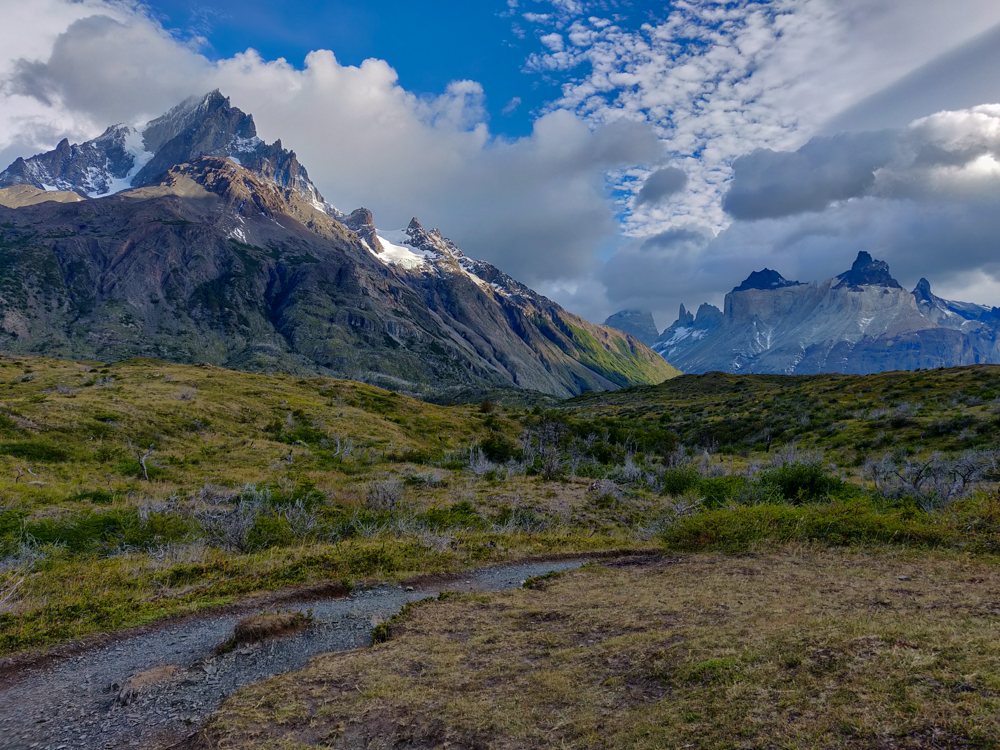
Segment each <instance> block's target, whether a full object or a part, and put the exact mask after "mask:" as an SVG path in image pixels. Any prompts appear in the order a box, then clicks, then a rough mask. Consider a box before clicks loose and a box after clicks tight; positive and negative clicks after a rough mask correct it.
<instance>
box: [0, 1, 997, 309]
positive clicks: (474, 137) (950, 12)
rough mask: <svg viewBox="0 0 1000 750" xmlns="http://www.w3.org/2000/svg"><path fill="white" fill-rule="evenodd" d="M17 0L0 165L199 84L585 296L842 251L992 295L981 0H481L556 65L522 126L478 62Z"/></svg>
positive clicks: (335, 191)
mask: <svg viewBox="0 0 1000 750" xmlns="http://www.w3.org/2000/svg"><path fill="white" fill-rule="evenodd" d="M27 5H29V4H26V3H17V2H14V0H0V8H2V10H3V12H4V14H5V18H7V19H9V20H10V22H9V23H6V24H5V25H4V28H3V29H0V43H3V45H4V47H3V49H4V50H5V52H4V54H3V56H0V101H2V104H3V106H0V161H2V162H3V165H2V166H6V164H8V163H9V162H10V161H12V160H13V159H14V158H15V157H16V156H19V155H24V156H26V155H30V154H33V153H36V152H38V151H43V150H47V149H50V148H52V147H53V146H54V145H55V143H56V142H57V141H58V140H59V139H60V138H62V137H69V138H70V140H73V141H82V140H85V139H87V138H90V137H93V136H94V135H96V134H98V133H99V132H100V131H101V130H102V129H103V128H104V127H105V126H106V125H109V124H112V123H115V122H126V123H129V124H136V123H138V122H143V121H145V120H146V119H148V118H149V117H152V116H155V115H156V114H159V113H160V112H162V111H165V110H166V109H168V108H169V107H171V106H172V105H174V104H176V103H177V102H179V101H181V100H182V99H184V98H186V97H187V96H189V95H197V94H202V93H205V92H206V91H208V90H211V89H214V88H219V89H221V90H222V91H223V92H224V93H226V94H227V95H228V96H230V97H232V100H233V103H234V105H236V106H239V107H240V108H241V109H244V110H245V111H248V112H252V113H253V114H254V116H255V119H256V121H257V123H258V129H259V131H260V134H261V136H262V137H263V138H265V139H267V140H269V141H270V140H274V139H276V138H282V139H283V141H284V145H285V146H286V147H288V148H291V149H294V150H295V151H296V152H297V153H298V155H299V157H300V159H301V160H302V162H303V163H304V164H305V165H306V166H307V167H308V169H309V171H310V175H311V176H312V177H313V179H314V181H315V182H316V183H317V185H318V186H319V187H320V189H321V190H322V191H323V193H324V195H325V196H326V197H327V198H328V199H329V200H330V201H331V202H333V203H334V204H335V205H338V206H339V207H341V208H343V209H351V208H354V207H356V206H359V205H365V206H366V207H369V208H371V209H372V210H373V211H374V212H375V215H376V219H377V220H378V222H379V224H380V225H382V226H383V227H393V226H403V225H405V224H406V222H407V221H408V220H409V218H410V216H412V215H414V214H416V215H419V216H420V217H421V219H422V221H423V222H424V223H425V224H427V225H431V226H440V227H441V228H442V229H443V230H444V231H445V232H446V234H448V235H450V236H452V237H453V238H454V239H455V240H456V241H457V242H458V243H459V244H460V245H461V246H462V247H464V248H466V249H467V250H468V252H470V254H473V255H475V256H478V257H482V258H484V259H486V260H489V261H491V262H493V263H495V264H497V265H498V266H500V267H501V268H503V270H505V271H507V272H509V273H511V274H512V275H514V276H515V277H517V278H519V279H521V280H523V281H524V282H526V283H528V284H530V285H533V286H535V287H536V288H538V289H539V290H540V291H542V292H543V293H546V294H549V295H550V296H552V297H553V298H555V299H556V300H557V301H559V302H560V303H562V304H564V305H567V306H568V307H570V308H571V309H573V310H575V311H577V312H580V313H581V314H583V315H585V316H587V317H589V318H591V319H594V320H600V319H603V318H604V317H605V316H606V315H607V314H608V313H609V312H612V311H614V310H616V309H620V308H623V307H645V308H648V309H651V310H653V311H654V313H656V314H657V318H658V322H659V324H660V325H661V327H663V326H665V325H667V324H668V323H670V322H671V321H672V316H673V314H674V312H675V311H676V309H677V305H678V304H679V303H680V302H685V303H687V304H688V306H692V305H697V303H699V302H701V301H703V300H709V301H715V302H718V301H721V297H722V295H723V294H724V293H725V292H726V291H728V288H729V287H730V286H731V285H732V284H733V283H735V281H738V280H739V278H743V277H745V276H746V275H747V274H748V273H749V272H750V271H752V270H759V269H760V268H762V267H764V266H767V267H770V268H778V269H779V270H780V271H781V272H782V273H783V274H784V275H785V276H787V277H789V278H795V277H797V278H802V279H804V280H809V279H820V278H826V277H828V276H830V275H832V274H834V273H836V272H839V271H840V270H842V267H843V266H844V263H845V262H848V261H849V260H850V259H851V258H852V257H854V255H856V253H857V251H859V250H868V251H870V252H873V253H875V254H876V255H878V256H879V257H884V258H885V259H886V260H887V261H889V262H890V263H891V264H892V267H893V270H894V272H895V273H896V274H897V275H898V276H899V278H900V280H901V281H902V282H904V283H910V282H911V281H912V282H915V280H916V279H915V278H913V279H910V278H909V277H910V276H911V275H913V274H915V273H917V269H920V270H921V271H926V272H927V273H934V274H936V276H935V278H933V279H932V281H934V283H935V289H936V290H938V291H939V292H940V293H942V294H945V295H946V296H947V295H952V296H957V297H962V298H967V299H970V300H974V301H978V302H989V303H992V304H1000V283H998V282H997V281H996V278H1000V268H998V267H997V266H996V263H995V262H994V261H993V259H992V257H991V254H992V255H995V254H996V253H995V242H994V240H993V238H994V237H996V236H998V235H997V230H998V229H1000V227H998V226H997V223H998V220H997V219H995V218H994V216H996V215H1000V211H997V210H996V209H997V208H998V206H997V200H998V197H1000V196H998V189H1000V150H998V145H997V141H998V138H1000V136H998V135H997V133H998V131H1000V108H998V107H994V106H988V105H989V104H990V103H991V102H1000V79H997V78H996V76H995V75H993V72H994V71H995V65H994V64H993V63H994V62H995V59H994V58H995V56H996V53H995V49H996V45H991V44H990V43H989V40H990V39H993V37H994V36H996V37H998V38H1000V27H998V28H997V29H995V30H994V31H988V30H989V29H990V27H992V26H994V25H995V24H1000V5H998V4H997V3H996V2H995V1H994V0H953V2H952V3H949V4H942V3H940V2H938V1H937V0H735V1H734V2H728V3H724V4H719V3H715V2H708V0H684V1H683V2H677V3H674V4H673V5H672V6H671V8H672V9H671V10H670V11H669V12H667V13H665V14H664V10H663V5H662V4H657V3H648V2H633V3H628V4H625V3H619V2H617V0H600V1H599V2H598V1H597V0H594V1H593V2H591V1H590V0H549V1H543V0H508V1H507V2H506V3H501V2H498V12H499V11H501V10H503V11H504V13H505V14H508V15H510V16H511V17H512V23H513V24H517V28H518V29H520V30H521V33H522V34H525V35H527V36H528V37H529V38H530V37H531V36H532V35H533V37H534V39H535V40H536V42H537V50H536V53H535V54H534V55H532V56H531V57H530V58H528V59H527V60H526V62H525V72H526V73H527V74H528V76H527V77H526V80H528V81H529V82H530V80H531V77H532V76H534V77H536V78H543V79H545V80H548V81H556V82H558V83H560V84H561V92H562V93H561V96H560V97H559V98H558V99H557V100H556V101H554V102H551V103H550V105H548V107H546V108H545V109H544V110H543V111H541V112H539V113H537V119H536V121H535V124H534V130H533V132H532V133H531V135H530V136H528V137H525V138H520V139H505V138H501V137H497V136H496V135H494V134H493V133H492V132H491V130H490V127H489V123H488V120H487V115H486V111H485V107H484V101H485V97H486V96H487V95H488V94H489V92H486V91H484V90H483V88H482V86H481V85H480V84H478V83H477V82H475V81H455V82H453V83H452V84H451V85H449V86H448V87H447V89H446V90H444V91H443V92H440V93H438V94H437V95H433V96H419V95H415V94H414V93H412V92H410V91H407V90H405V89H404V88H403V87H401V86H400V85H399V80H398V76H397V74H396V72H395V70H394V69H393V68H392V67H391V64H390V63H391V60H390V61H388V62H387V61H383V60H378V59H371V60H367V61H365V62H364V63H363V64H361V65H359V66H348V65H343V64H341V63H340V62H339V61H338V60H337V58H336V56H335V55H334V53H333V52H329V51H322V50H318V51H315V52H313V53H311V54H310V55H309V56H308V57H306V58H305V60H304V61H302V62H301V63H298V62H297V61H292V62H289V61H286V60H284V59H277V60H267V59H264V58H262V57H261V56H260V55H259V54H258V53H256V52H255V51H253V50H247V51H246V52H244V53H241V54H238V55H235V56H233V57H230V58H224V59H219V60H215V59H210V57H209V56H207V54H206V48H205V46H204V40H202V39H199V38H197V37H178V36H176V35H174V34H173V33H171V32H170V31H168V30H165V29H164V28H162V27H161V26H160V24H159V23H158V22H157V21H156V20H155V19H153V18H151V17H150V15H149V13H148V11H147V10H146V9H145V8H144V7H143V6H142V5H141V4H139V3H137V2H132V0H81V1H79V2H70V1H69V0H33V2H32V3H31V4H30V6H31V7H30V8H27V7H25V6H27ZM984 32H986V33H985V35H984ZM991 34H992V35H993V36H991ZM977 35H979V36H978V37H977ZM970 40H971V41H970ZM956 60H957V61H959V62H958V63H956ZM956 66H957V67H956ZM958 71H962V72H961V73H960V72H958ZM956 76H960V80H959V81H957V82H954V83H952V84H949V81H951V80H953V79H954V78H955V77H956ZM994 92H995V95H993V96H991V94H992V93H994ZM939 103H940V104H941V106H939ZM980 105H984V106H980ZM943 108H946V109H950V110H952V111H949V112H940V113H938V110H939V109H943ZM873 123H874V124H875V125H873ZM876 125H877V127H875V126H876ZM842 131H844V132H842Z"/></svg>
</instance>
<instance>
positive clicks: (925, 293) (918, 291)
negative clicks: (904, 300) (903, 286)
mask: <svg viewBox="0 0 1000 750" xmlns="http://www.w3.org/2000/svg"><path fill="white" fill-rule="evenodd" d="M913 296H914V297H916V298H917V299H918V300H921V299H926V300H929V299H931V298H932V297H933V296H934V293H933V292H931V282H929V281H928V280H927V279H924V278H921V279H920V281H918V282H917V285H916V286H915V287H914V288H913Z"/></svg>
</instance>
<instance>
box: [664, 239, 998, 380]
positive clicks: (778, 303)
mask: <svg viewBox="0 0 1000 750" xmlns="http://www.w3.org/2000/svg"><path fill="white" fill-rule="evenodd" d="M998 328H1000V310H998V309H996V308H987V307H984V306H981V305H974V304H970V303H965V302H952V301H948V300H943V299H941V298H939V297H936V296H934V295H933V294H932V293H931V290H930V284H929V283H928V282H927V281H926V279H921V281H920V283H919V284H918V285H917V287H916V289H914V291H913V292H907V291H906V290H905V289H903V288H902V287H901V286H900V285H899V283H898V282H897V281H896V280H895V279H894V278H893V277H892V275H891V273H890V272H889V266H888V264H886V263H885V262H883V261H880V260H876V259H874V258H872V256H871V255H870V254H869V253H866V252H861V253H859V254H858V257H857V259H856V260H855V262H854V264H853V266H852V267H851V269H850V270H849V271H846V272H844V273H842V274H840V275H839V276H837V277H835V278H833V279H829V280H827V281H824V282H822V283H812V284H803V283H800V282H797V281H789V280H787V279H785V278H784V277H782V276H781V274H779V273H777V272H776V271H772V270H769V269H764V270H763V271H758V272H755V273H753V274H751V275H750V277H749V278H748V279H747V280H746V281H744V282H743V283H742V284H740V285H739V286H737V287H736V288H734V289H733V291H731V292H730V293H729V294H727V295H726V299H725V309H724V310H719V309H718V308H716V307H714V306H712V305H702V306H701V308H700V309H699V311H698V315H697V317H695V316H692V315H691V314H690V313H689V312H687V310H685V309H684V307H683V306H681V309H680V315H679V317H678V319H677V321H676V322H674V323H673V325H671V326H670V327H669V328H668V329H667V330H665V331H664V332H663V334H662V335H661V336H660V337H659V339H658V340H657V341H656V342H655V343H654V344H653V348H654V350H655V351H657V352H659V353H660V354H661V355H663V356H664V357H665V358H667V359H668V360H669V361H670V362H671V363H673V364H674V365H675V366H677V367H679V368H680V369H681V370H682V371H684V372H692V373H703V372H709V371H713V370H720V371H724V372H735V373H740V372H743V373H746V372H753V373H781V374H814V373H821V372H842V373H851V374H867V373H874V372H882V371H886V370H912V369H918V368H921V369H926V368H933V367H955V366H961V365H970V364H977V363H986V362H991V363H1000V346H998V343H997V339H998V336H997V332H998Z"/></svg>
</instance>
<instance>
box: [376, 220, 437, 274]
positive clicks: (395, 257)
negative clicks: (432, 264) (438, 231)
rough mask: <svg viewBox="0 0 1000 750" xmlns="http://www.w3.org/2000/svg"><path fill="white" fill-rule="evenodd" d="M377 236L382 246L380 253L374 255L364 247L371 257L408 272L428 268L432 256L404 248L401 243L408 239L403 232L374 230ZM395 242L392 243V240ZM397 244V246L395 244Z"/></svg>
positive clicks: (421, 251)
mask: <svg viewBox="0 0 1000 750" xmlns="http://www.w3.org/2000/svg"><path fill="white" fill-rule="evenodd" d="M375 231H376V234H377V235H378V239H379V242H380V243H381V244H382V248H383V249H382V252H381V253H376V252H375V251H374V250H372V248H371V247H368V243H367V242H366V243H365V246H366V247H368V249H369V250H370V251H371V253H372V255H374V256H375V257H376V258H378V259H379V260H380V261H382V262H383V263H385V264H387V265H392V266H400V267H401V268H405V269H407V270H410V271H414V270H416V269H418V268H428V267H429V266H428V260H430V259H431V258H432V255H431V254H430V253H429V252H427V251H423V250H420V251H415V250H414V249H413V248H409V247H406V246H404V245H403V244H402V243H403V242H404V241H405V240H406V239H408V238H407V235H406V231H405V230H402V229H400V230H390V231H383V230H381V229H377V230H375ZM390 238H392V239H394V240H395V242H393V241H392V239H390ZM397 243H399V244H397Z"/></svg>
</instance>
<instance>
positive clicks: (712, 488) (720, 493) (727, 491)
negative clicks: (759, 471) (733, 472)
mask: <svg viewBox="0 0 1000 750" xmlns="http://www.w3.org/2000/svg"><path fill="white" fill-rule="evenodd" d="M749 483H750V480H749V479H747V478H746V477H740V476H724V477H712V478H707V479H701V480H699V482H698V487H697V492H698V494H700V495H701V496H702V498H703V504H704V506H705V507H706V508H721V507H722V506H723V505H725V504H726V503H728V502H729V501H731V500H733V499H734V498H735V497H736V496H737V495H738V494H739V493H740V492H741V491H743V490H744V489H745V488H746V486H747V485H748V484H749Z"/></svg>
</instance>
